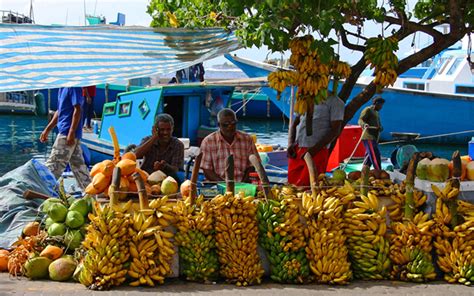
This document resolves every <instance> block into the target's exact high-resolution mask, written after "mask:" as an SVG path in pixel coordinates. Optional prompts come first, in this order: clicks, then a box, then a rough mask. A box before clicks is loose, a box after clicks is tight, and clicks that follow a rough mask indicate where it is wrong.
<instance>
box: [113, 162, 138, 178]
mask: <svg viewBox="0 0 474 296" xmlns="http://www.w3.org/2000/svg"><path fill="white" fill-rule="evenodd" d="M117 167H119V168H120V174H121V175H122V176H128V175H130V174H132V173H133V172H135V168H136V167H137V163H136V162H135V161H133V160H130V159H122V160H121V161H119V162H118V163H117Z"/></svg>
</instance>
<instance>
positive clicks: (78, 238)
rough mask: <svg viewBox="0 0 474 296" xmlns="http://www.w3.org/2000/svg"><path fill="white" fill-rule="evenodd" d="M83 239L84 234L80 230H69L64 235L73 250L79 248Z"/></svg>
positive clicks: (67, 244) (68, 245)
mask: <svg viewBox="0 0 474 296" xmlns="http://www.w3.org/2000/svg"><path fill="white" fill-rule="evenodd" d="M83 240H84V236H83V235H82V233H81V231H80V230H69V231H68V232H67V233H66V235H65V236H64V243H65V244H66V246H67V247H68V248H69V249H71V250H75V249H77V248H79V247H80V246H81V243H82V241H83Z"/></svg>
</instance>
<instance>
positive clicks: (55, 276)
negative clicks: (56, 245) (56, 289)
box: [48, 257, 76, 281]
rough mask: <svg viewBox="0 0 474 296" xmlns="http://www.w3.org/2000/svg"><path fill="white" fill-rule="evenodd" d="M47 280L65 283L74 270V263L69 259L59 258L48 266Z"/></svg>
mask: <svg viewBox="0 0 474 296" xmlns="http://www.w3.org/2000/svg"><path fill="white" fill-rule="evenodd" d="M48 270H49V278H50V279H52V280H53V281H67V280H69V279H70V278H71V277H72V275H73V274H74V270H76V262H75V261H74V260H73V259H70V258H65V257H63V258H59V259H57V260H54V261H53V263H51V264H50V265H49V268H48Z"/></svg>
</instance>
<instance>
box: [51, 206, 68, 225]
mask: <svg viewBox="0 0 474 296" xmlns="http://www.w3.org/2000/svg"><path fill="white" fill-rule="evenodd" d="M66 215H67V208H66V207H65V206H64V205H63V204H60V203H55V204H53V205H51V207H49V211H48V216H49V217H50V218H51V219H53V221H54V222H58V223H60V222H64V220H65V219H66Z"/></svg>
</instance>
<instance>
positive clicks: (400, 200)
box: [388, 184, 427, 222]
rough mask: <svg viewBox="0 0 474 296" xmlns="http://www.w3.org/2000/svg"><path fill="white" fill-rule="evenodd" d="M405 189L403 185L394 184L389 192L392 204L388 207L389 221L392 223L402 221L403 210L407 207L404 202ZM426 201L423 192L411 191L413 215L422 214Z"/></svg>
mask: <svg viewBox="0 0 474 296" xmlns="http://www.w3.org/2000/svg"><path fill="white" fill-rule="evenodd" d="M405 193H406V188H405V185H404V184H401V185H399V184H394V185H393V187H392V189H391V190H390V193H389V196H390V199H391V200H392V201H393V202H394V204H392V205H390V206H388V211H389V216H390V220H391V221H393V222H401V221H402V220H403V215H404V210H405V207H407V204H406V202H405V201H406V200H405ZM426 200H427V196H426V194H424V193H423V191H418V190H415V189H413V202H414V204H413V206H414V208H413V211H414V214H415V215H416V214H418V213H420V212H422V208H423V207H424V206H425V204H426Z"/></svg>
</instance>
